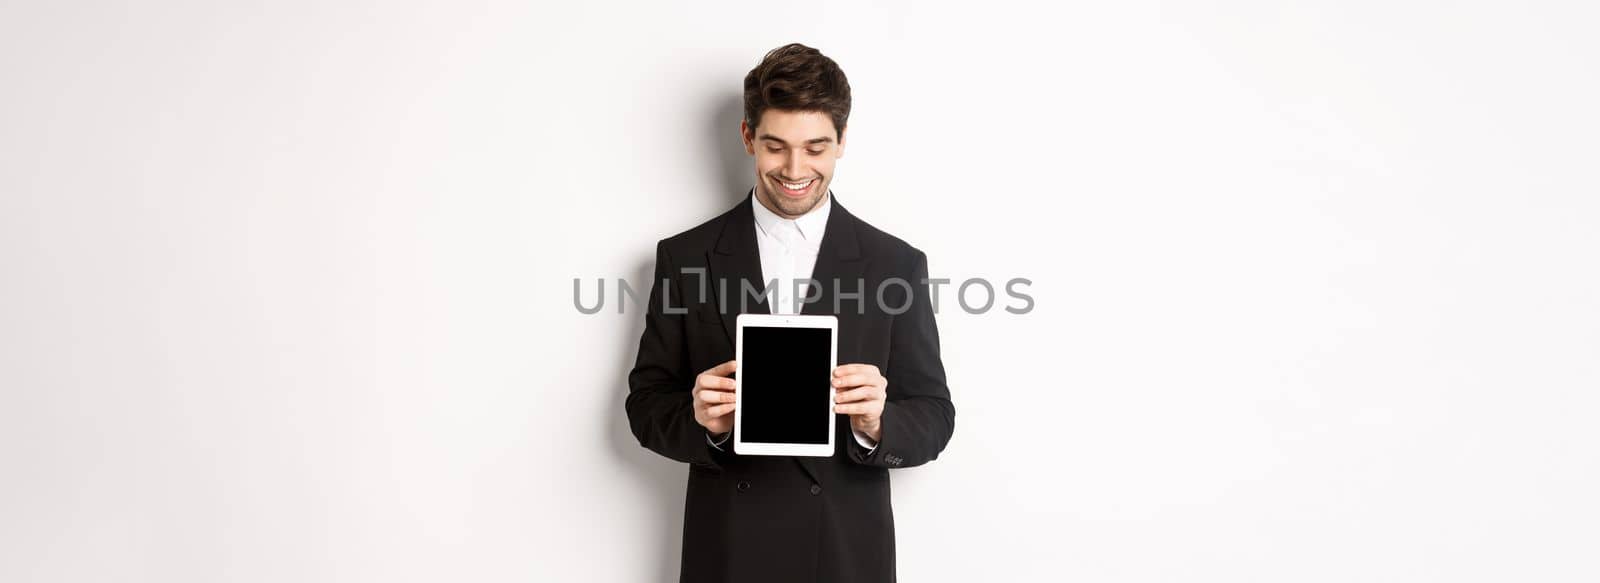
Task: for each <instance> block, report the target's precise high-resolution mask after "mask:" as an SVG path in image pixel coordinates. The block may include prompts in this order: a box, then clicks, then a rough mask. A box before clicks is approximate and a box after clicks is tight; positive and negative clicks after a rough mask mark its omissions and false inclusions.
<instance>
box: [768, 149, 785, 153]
mask: <svg viewBox="0 0 1600 583" xmlns="http://www.w3.org/2000/svg"><path fill="white" fill-rule="evenodd" d="M767 151H768V152H772V153H774V154H776V153H778V152H782V151H783V148H767Z"/></svg>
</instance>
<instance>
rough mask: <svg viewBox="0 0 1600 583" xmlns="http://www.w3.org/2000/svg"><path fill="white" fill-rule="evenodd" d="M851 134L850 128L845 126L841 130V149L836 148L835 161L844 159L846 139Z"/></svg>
mask: <svg viewBox="0 0 1600 583" xmlns="http://www.w3.org/2000/svg"><path fill="white" fill-rule="evenodd" d="M849 133H850V126H844V128H843V129H840V130H839V147H838V148H836V151H835V152H834V154H833V157H834V159H836V160H837V159H839V158H843V157H844V138H845V136H846V135H848V134H849Z"/></svg>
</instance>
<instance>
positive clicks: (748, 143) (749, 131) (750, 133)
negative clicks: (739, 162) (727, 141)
mask: <svg viewBox="0 0 1600 583" xmlns="http://www.w3.org/2000/svg"><path fill="white" fill-rule="evenodd" d="M739 139H742V140H744V153H746V154H749V155H751V156H754V155H756V142H755V128H752V127H750V122H748V121H745V120H742V119H741V120H739Z"/></svg>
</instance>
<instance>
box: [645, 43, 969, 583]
mask: <svg viewBox="0 0 1600 583" xmlns="http://www.w3.org/2000/svg"><path fill="white" fill-rule="evenodd" d="M744 108H745V119H744V120H743V121H741V122H740V125H739V131H740V133H741V134H742V135H743V136H744V146H745V151H746V152H747V153H749V154H750V155H752V156H754V158H755V163H756V183H755V186H754V188H752V189H751V191H750V194H749V196H747V197H746V198H745V199H744V200H743V201H742V202H740V203H739V204H738V205H736V206H735V207H734V208H733V209H732V210H729V211H727V212H725V213H723V214H722V215H721V216H718V217H716V218H714V219H711V220H710V221H707V222H705V223H704V224H701V225H700V226H697V227H695V228H693V229H689V230H688V231H684V232H683V233H680V234H678V235H675V236H672V237H670V238H667V239H665V240H663V241H661V242H660V243H659V244H658V245H657V246H656V266H655V278H654V282H653V284H652V290H651V292H650V299H649V305H648V308H647V309H646V315H645V329H644V334H643V335H642V336H641V337H640V338H639V355H638V360H637V362H636V363H635V365H634V368H633V371H632V372H631V374H629V376H628V385H629V391H630V392H629V394H628V399H627V413H628V422H629V425H630V426H631V427H632V429H633V434H634V436H636V437H637V438H638V439H639V443H640V445H643V446H644V447H647V448H649V449H651V450H652V451H655V452H657V453H660V454H661V455H664V456H666V457H669V458H672V459H674V460H678V461H681V462H686V463H688V464H689V477H688V480H689V485H688V492H687V495H686V500H685V503H684V521H683V564H682V571H681V573H680V580H681V581H685V582H694V583H701V582H721V581H732V582H741V583H742V582H762V583H784V582H806V583H816V582H828V583H848V582H856V581H872V582H884V581H893V580H894V578H895V559H894V548H895V547H894V513H893V510H892V508H891V506H890V501H889V472H888V469H889V468H905V467H911V466H916V465H920V464H923V463H927V462H928V461H931V460H933V459H934V458H936V457H938V455H939V452H941V451H943V450H944V447H945V444H947V443H948V442H949V441H950V435H951V433H952V432H953V431H954V430H955V407H954V405H952V404H951V402H950V390H949V389H948V388H947V387H946V386H945V377H944V364H943V363H942V362H941V361H940V360H939V334H938V330H937V328H936V327H935V325H934V317H933V306H932V305H931V302H930V298H929V293H928V283H927V277H928V267H927V258H926V256H924V255H923V253H922V252H921V251H918V250H917V249H915V248H913V247H911V246H910V245H908V244H906V243H905V242H904V241H901V240H900V239H897V238H895V237H893V236H891V235H889V234H887V233H884V232H883V231H880V230H878V229H876V228H873V227H872V226H871V225H868V224H867V223H865V222H863V221H861V220H860V219H858V218H856V217H855V216H854V215H852V214H851V213H850V212H849V211H846V210H845V208H844V207H843V206H841V205H840V204H839V202H838V201H837V200H835V199H834V196H833V193H832V191H831V190H829V188H828V186H829V184H830V183H831V182H832V179H833V171H834V164H835V162H836V161H837V160H838V159H839V158H840V157H841V156H843V155H844V146H845V133H846V131H845V130H846V125H845V122H846V120H847V118H848V117H849V114H850V85H849V83H848V82H847V81H846V79H845V76H844V73H843V72H842V71H841V70H840V69H839V66H838V65H837V64H835V63H834V62H833V60H832V59H829V58H828V57H826V56H823V55H822V53H820V52H818V51H817V50H816V49H813V48H810V47H807V46H804V45H799V44H791V45H787V46H784V47H780V48H778V49H775V50H773V51H771V52H769V53H767V55H766V57H765V58H764V59H763V60H762V61H761V64H760V65H758V66H756V68H755V69H754V70H752V71H750V74H749V75H748V76H746V77H745V82H744ZM762 290H767V291H770V292H771V295H770V296H769V295H765V294H763V293H762ZM747 291H748V293H746V292H747ZM744 312H754V313H777V314H794V313H804V314H832V315H834V316H836V317H837V318H838V320H839V331H838V334H839V348H838V350H839V353H838V359H839V362H841V363H847V364H842V365H840V366H838V367H837V368H835V369H834V372H833V385H834V387H835V388H836V389H837V391H838V393H837V395H838V396H837V399H836V403H837V405H836V407H835V413H836V414H838V415H841V416H844V417H841V418H840V419H839V420H838V421H839V423H837V427H838V431H839V434H838V435H837V436H835V443H837V444H839V445H838V447H837V449H836V452H835V454H834V456H833V457H830V458H812V457H789V456H741V455H737V454H735V453H734V452H733V447H732V445H733V444H732V443H731V440H729V435H730V432H731V431H732V429H733V418H734V415H733V412H734V411H733V409H734V402H735V401H734V393H733V390H734V381H733V379H732V378H731V377H732V374H733V372H734V370H735V363H734V362H733V361H732V360H731V359H732V358H733V356H734V353H735V352H734V333H735V326H734V321H735V318H736V316H737V315H738V314H739V313H744ZM846 417H847V418H848V419H846Z"/></svg>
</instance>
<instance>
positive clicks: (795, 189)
mask: <svg viewBox="0 0 1600 583" xmlns="http://www.w3.org/2000/svg"><path fill="white" fill-rule="evenodd" d="M777 182H778V187H779V188H781V189H782V190H783V193H784V194H786V195H789V196H805V195H806V194H807V193H809V192H811V187H812V186H813V185H815V184H816V183H817V179H815V178H812V179H809V180H802V181H800V182H784V181H782V180H779V181H777Z"/></svg>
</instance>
